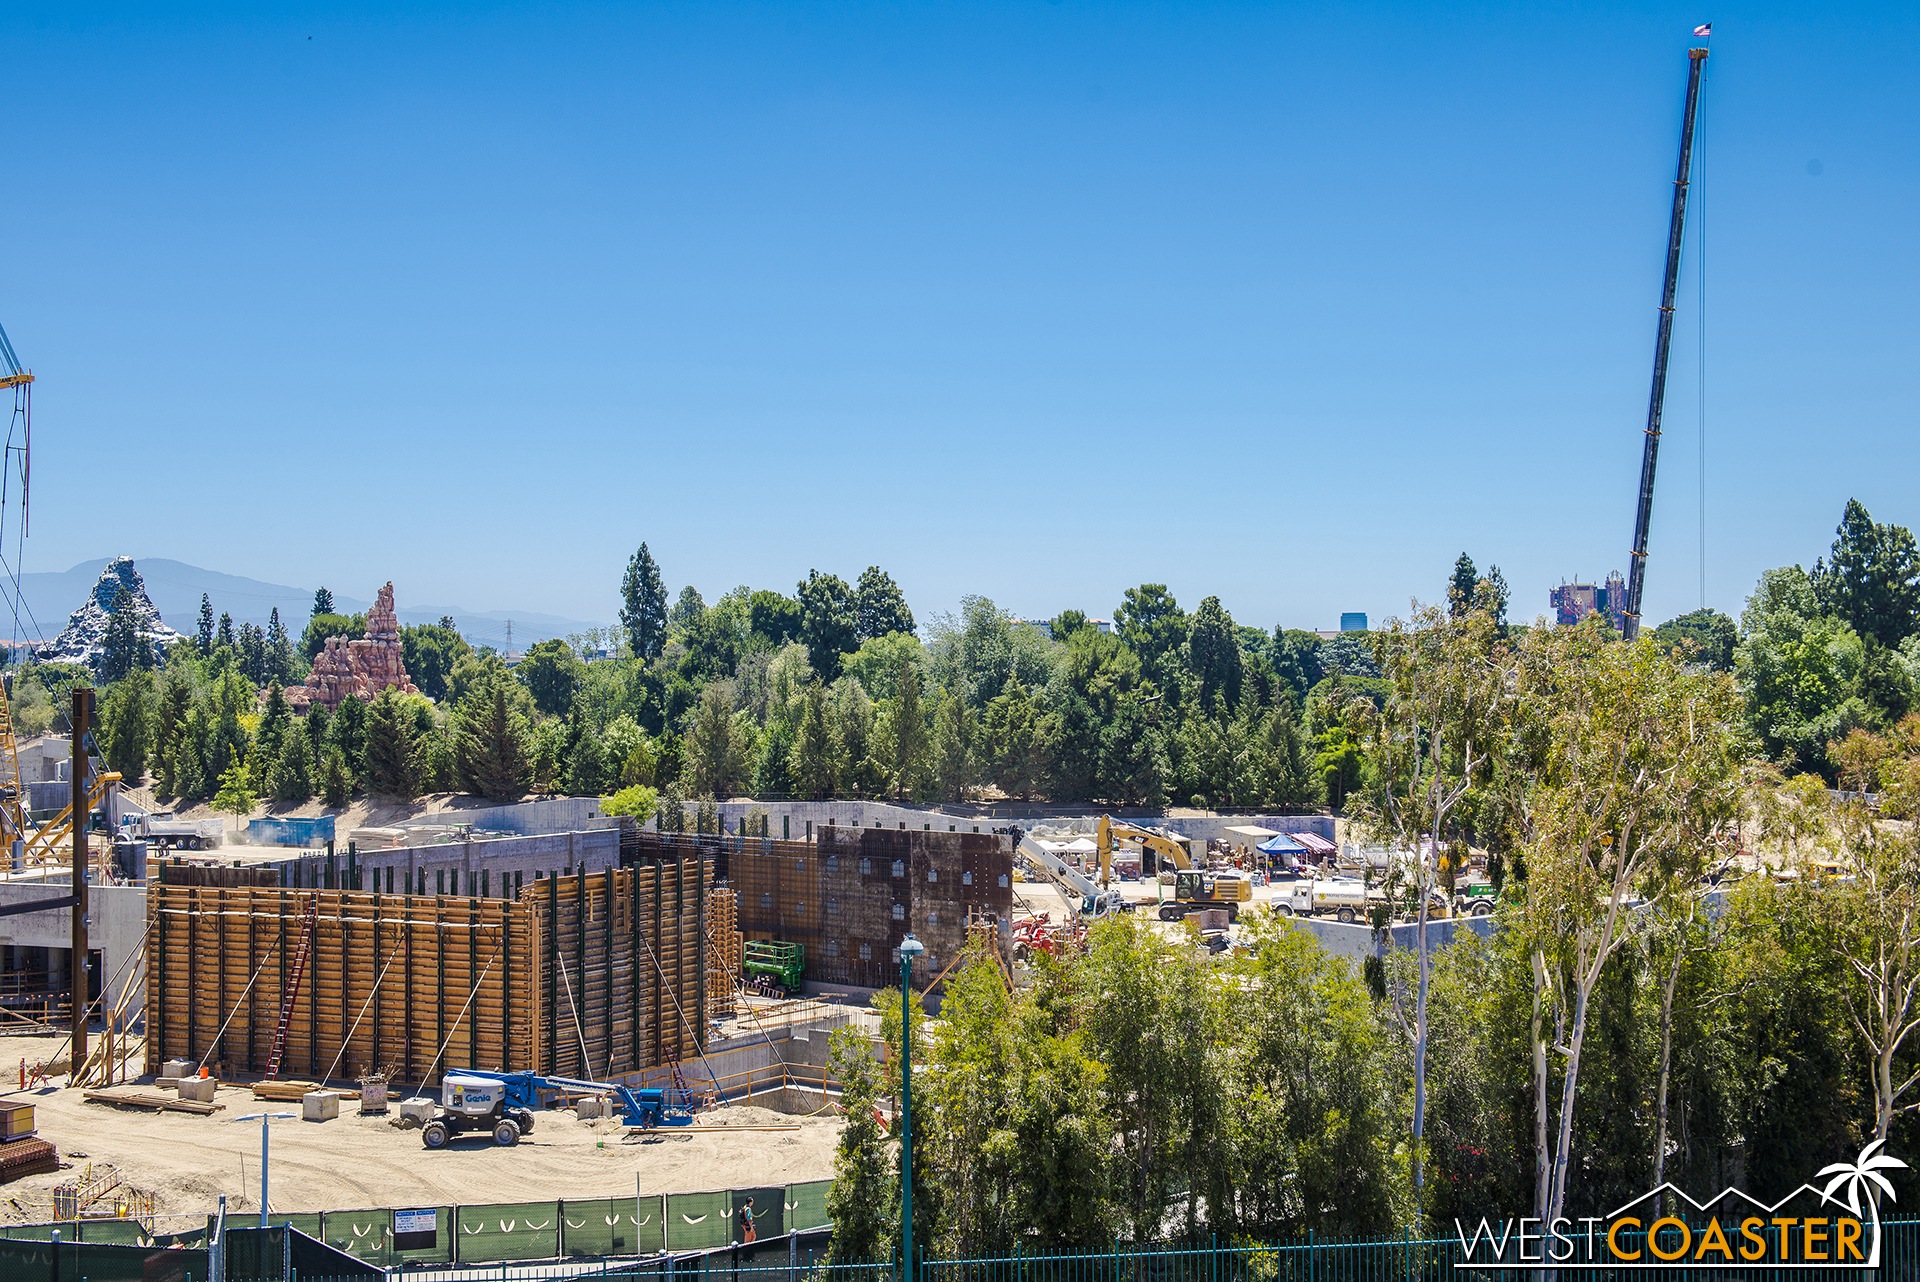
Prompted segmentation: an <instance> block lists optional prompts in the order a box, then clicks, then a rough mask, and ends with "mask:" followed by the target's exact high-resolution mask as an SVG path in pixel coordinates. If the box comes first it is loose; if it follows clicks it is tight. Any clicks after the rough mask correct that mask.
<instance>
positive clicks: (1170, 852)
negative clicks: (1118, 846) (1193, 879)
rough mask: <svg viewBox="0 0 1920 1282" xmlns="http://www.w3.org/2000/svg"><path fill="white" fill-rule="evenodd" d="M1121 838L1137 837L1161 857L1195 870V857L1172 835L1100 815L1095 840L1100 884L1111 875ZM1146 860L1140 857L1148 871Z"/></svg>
mask: <svg viewBox="0 0 1920 1282" xmlns="http://www.w3.org/2000/svg"><path fill="white" fill-rule="evenodd" d="M1118 841H1137V842H1139V843H1140V844H1141V846H1142V847H1144V848H1145V849H1147V850H1151V851H1153V852H1154V853H1155V854H1156V855H1159V856H1160V857H1161V858H1162V859H1164V860H1166V861H1167V862H1168V863H1170V864H1172V865H1173V866H1174V867H1175V868H1178V869H1180V870H1181V871H1182V872H1191V871H1192V870H1193V859H1192V857H1191V856H1189V855H1188V854H1187V848H1186V847H1185V846H1183V845H1181V844H1180V843H1179V842H1177V841H1175V840H1174V839H1173V838H1171V837H1168V836H1165V835H1163V834H1161V833H1157V832H1154V831H1152V830H1151V829H1147V828H1141V827H1138V826H1136V825H1134V824H1130V823H1125V822H1123V821H1121V820H1118V819H1115V818H1113V817H1112V816H1111V815H1101V816H1100V827H1099V829H1098V831H1097V832H1096V834H1095V836H1094V842H1095V844H1096V845H1098V846H1099V848H1100V884H1101V885H1102V886H1104V885H1106V884H1107V882H1108V880H1109V879H1110V872H1109V870H1110V869H1111V868H1112V866H1113V852H1114V849H1115V843H1116V842H1118ZM1145 864H1146V860H1145V859H1144V858H1143V859H1142V860H1141V865H1142V869H1141V870H1142V871H1143V872H1144V871H1147V869H1146V867H1145Z"/></svg>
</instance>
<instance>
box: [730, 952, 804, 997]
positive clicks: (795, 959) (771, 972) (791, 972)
mask: <svg viewBox="0 0 1920 1282" xmlns="http://www.w3.org/2000/svg"><path fill="white" fill-rule="evenodd" d="M744 962H745V965H744V969H745V970H746V972H747V978H748V979H766V980H771V981H772V982H773V983H775V984H778V985H779V986H780V987H782V988H784V989H786V990H787V991H788V992H789V993H797V992H799V991H800V985H801V981H802V979H803V977H804V976H805V974H806V969H807V949H806V945H804V944H784V943H779V942H777V941H775V940H771V939H750V940H748V941H747V947H746V956H745V958H744Z"/></svg>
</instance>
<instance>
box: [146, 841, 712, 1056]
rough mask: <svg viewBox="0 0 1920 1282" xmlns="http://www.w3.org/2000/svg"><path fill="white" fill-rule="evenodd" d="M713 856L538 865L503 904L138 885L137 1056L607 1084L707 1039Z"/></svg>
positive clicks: (267, 889)
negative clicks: (140, 1047) (142, 1010)
mask: <svg viewBox="0 0 1920 1282" xmlns="http://www.w3.org/2000/svg"><path fill="white" fill-rule="evenodd" d="M712 882H713V866H712V864H711V862H710V861H706V860H702V859H698V858H692V857H683V858H677V859H666V860H660V861H655V862H651V863H647V864H644V865H637V866H634V867H629V868H613V869H602V870H600V871H598V872H588V871H586V870H585V869H580V870H577V871H576V872H575V873H574V874H573V875H572V876H560V877H539V878H537V879H536V880H534V881H533V882H532V883H530V884H528V885H526V886H525V887H524V889H523V890H522V892H521V894H520V895H519V897H518V898H515V899H498V898H495V899H489V898H481V897H477V896H475V897H453V896H439V895H436V896H418V895H387V894H380V893H372V892H364V891H352V890H312V889H295V888H290V887H280V886H208V885H169V884H166V883H165V882H164V881H163V882H161V883H160V884H158V885H154V886H151V887H149V895H148V913H149V920H150V923H151V926H150V929H149V930H148V933H147V944H146V948H147V965H148V973H149V974H151V975H153V976H156V977H157V981H156V983H155V984H154V985H153V990H152V991H153V994H154V995H153V996H152V998H151V999H150V1001H149V1004H148V1011H147V1021H148V1036H147V1067H148V1070H149V1071H153V1072H158V1071H159V1069H160V1066H161V1064H162V1063H163V1062H165V1061H166V1060H170V1059H182V1060H186V1061H188V1062H190V1063H193V1064H196V1065H198V1064H206V1065H209V1066H214V1065H218V1066H220V1068H221V1071H222V1072H223V1073H225V1074H229V1075H231V1074H255V1073H259V1074H266V1073H269V1071H270V1070H271V1072H272V1073H273V1075H277V1076H285V1077H298V1078H305V1079H310V1080H315V1081H324V1080H341V1079H348V1080H350V1079H352V1078H354V1077H356V1076H358V1075H359V1074H361V1073H364V1072H370V1071H373V1070H375V1069H380V1070H384V1071H388V1072H391V1073H392V1074H394V1076H395V1077H396V1078H397V1079H398V1080H400V1081H404V1082H414V1083H430V1082H435V1081H437V1080H438V1079H439V1078H440V1076H441V1075H442V1074H444V1073H446V1072H448V1071H449V1070H453V1069H461V1068H483V1069H493V1070H497V1071H501V1072H516V1071H530V1072H535V1073H542V1074H551V1075H559V1076H568V1077H583V1078H596V1079H606V1078H612V1077H619V1076H623V1075H626V1074H631V1073H637V1072H641V1071H643V1070H645V1069H647V1068H651V1067H654V1066H657V1065H663V1064H670V1063H675V1062H678V1061H679V1060H682V1059H686V1058H691V1057H692V1056H694V1055H696V1054H697V1053H698V1047H699V1046H700V1044H702V1042H703V1040H704V1032H703V1030H704V1029H705V1026H706V1007H707V980H708V974H707V969H706V967H705V966H703V965H702V954H703V951H704V950H703V948H702V935H703V931H704V924H705V917H706V912H707V904H708V901H709V898H710V891H711V888H712Z"/></svg>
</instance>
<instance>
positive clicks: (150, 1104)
mask: <svg viewBox="0 0 1920 1282" xmlns="http://www.w3.org/2000/svg"><path fill="white" fill-rule="evenodd" d="M80 1098H81V1099H83V1100H85V1101H86V1102H87V1103H89V1104H124V1105H126V1106H127V1107H129V1108H151V1109H158V1110H163V1111H165V1112H168V1113H196V1114H198V1115H199V1116H201V1117H210V1116H212V1115H213V1114H215V1113H218V1112H222V1111H224V1110H225V1108H226V1107H227V1106H226V1105H225V1104H202V1103H201V1102H200V1101H198V1100H190V1099H175V1098H174V1097H173V1096H171V1095H150V1094H148V1093H147V1092H145V1091H87V1092H85V1093H84V1094H82V1095H81V1097H80Z"/></svg>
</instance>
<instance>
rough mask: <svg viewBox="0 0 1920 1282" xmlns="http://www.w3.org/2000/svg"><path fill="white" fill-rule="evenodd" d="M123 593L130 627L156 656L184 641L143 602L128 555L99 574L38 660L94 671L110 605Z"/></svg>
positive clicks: (142, 589) (149, 603)
mask: <svg viewBox="0 0 1920 1282" xmlns="http://www.w3.org/2000/svg"><path fill="white" fill-rule="evenodd" d="M122 590H125V592H126V594H127V596H128V598H129V599H130V600H131V601H132V609H133V618H134V627H135V630H136V631H138V632H139V634H140V635H141V636H143V637H145V638H146V639H147V641H148V642H149V643H150V644H151V645H152V646H153V648H154V650H155V652H156V653H161V654H164V653H165V652H166V648H167V647H168V646H170V645H172V644H173V643H174V642H175V641H181V640H185V638H184V637H182V636H181V635H180V634H179V633H178V632H176V631H174V630H173V629H172V628H170V627H168V626H167V625H166V624H165V623H164V622H162V621H161V618H160V611H158V610H156V609H154V606H153V602H152V601H150V600H148V599H147V585H146V584H145V583H144V582H142V581H141V578H140V571H138V570H136V569H134V567H133V558H132V557H130V556H122V557H115V558H114V559H113V560H111V561H109V562H107V567H106V569H104V570H102V571H100V578H99V580H98V581H96V582H95V583H94V585H93V591H92V592H90V593H88V594H87V599H86V601H85V602H84V603H83V604H82V605H81V606H80V608H79V609H78V610H75V611H74V612H73V613H72V614H71V615H70V616H68V618H67V626H66V627H65V628H64V629H62V630H61V633H60V635H59V636H58V637H56V638H54V641H53V644H51V645H49V646H46V647H45V648H43V649H42V650H41V651H40V657H41V658H42V659H45V660H47V661H49V662H53V663H82V664H85V665H86V666H87V667H89V668H98V667H99V666H100V659H101V657H102V656H103V655H104V654H105V653H106V641H107V625H108V623H109V622H110V621H111V620H112V618H113V604H114V602H115V601H117V600H118V599H119V597H120V593H121V591H122Z"/></svg>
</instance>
